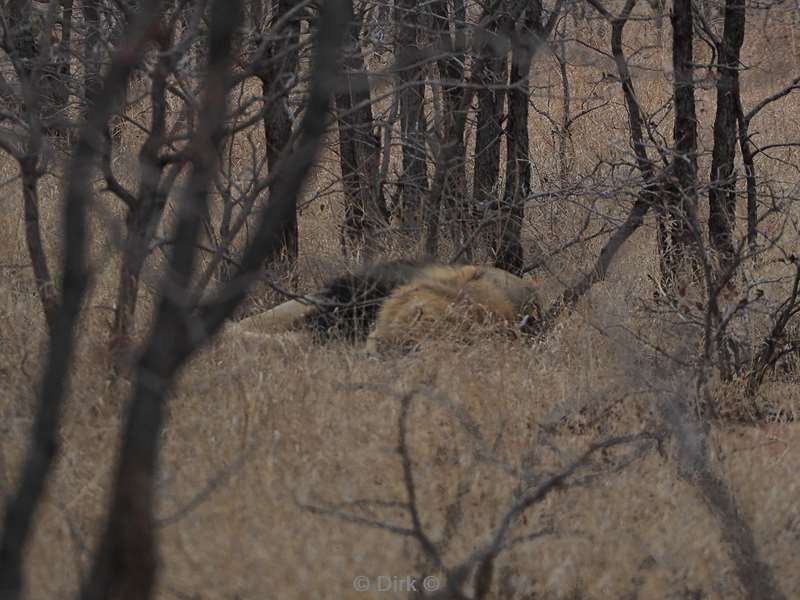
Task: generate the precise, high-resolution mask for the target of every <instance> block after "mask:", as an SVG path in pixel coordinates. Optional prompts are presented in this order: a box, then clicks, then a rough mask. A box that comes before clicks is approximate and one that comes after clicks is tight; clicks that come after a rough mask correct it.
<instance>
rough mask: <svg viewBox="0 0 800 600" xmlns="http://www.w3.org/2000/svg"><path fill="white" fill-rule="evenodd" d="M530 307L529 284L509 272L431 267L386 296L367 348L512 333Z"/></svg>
mask: <svg viewBox="0 0 800 600" xmlns="http://www.w3.org/2000/svg"><path fill="white" fill-rule="evenodd" d="M532 307H538V299H537V298H536V294H535V291H534V289H533V284H532V283H530V282H527V281H525V280H523V279H520V278H518V277H515V276H514V275H511V274H510V273H507V272H505V271H501V270H500V269H494V268H488V267H476V266H472V265H466V266H441V265H434V266H430V267H428V268H426V269H424V270H423V271H421V272H420V273H419V274H418V276H417V277H416V278H414V280H413V281H412V282H411V283H408V284H406V285H403V286H401V287H399V288H397V289H396V290H395V291H394V292H393V293H392V294H391V295H390V296H389V297H388V298H387V299H386V301H385V302H384V303H383V306H382V307H381V309H380V311H379V313H378V318H377V321H376V324H375V330H374V331H373V333H372V334H371V335H370V336H369V340H368V342H367V347H368V349H369V350H371V351H377V350H380V349H381V348H384V347H390V346H402V347H407V346H409V345H416V344H418V343H419V342H421V341H423V340H425V339H431V338H450V339H455V340H459V341H466V340H468V339H470V338H473V337H474V334H475V333H476V332H477V331H481V330H482V331H486V330H487V329H494V330H506V331H511V330H513V329H514V328H515V326H516V325H517V324H518V322H519V321H520V318H521V317H522V316H523V315H524V314H527V312H529V311H530V309H531V308H532ZM537 316H538V315H537Z"/></svg>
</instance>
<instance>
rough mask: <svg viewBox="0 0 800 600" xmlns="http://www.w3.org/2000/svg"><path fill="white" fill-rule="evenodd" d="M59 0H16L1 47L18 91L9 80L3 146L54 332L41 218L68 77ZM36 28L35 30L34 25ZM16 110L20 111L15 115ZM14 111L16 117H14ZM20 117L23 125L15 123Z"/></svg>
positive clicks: (54, 301) (54, 303)
mask: <svg viewBox="0 0 800 600" xmlns="http://www.w3.org/2000/svg"><path fill="white" fill-rule="evenodd" d="M56 8H57V6H56V4H55V3H51V5H50V8H49V10H48V12H47V14H46V15H44V16H43V15H41V14H35V13H34V11H33V10H32V8H31V3H30V2H24V1H20V0H12V1H11V2H9V3H8V6H7V13H6V14H5V15H4V16H3V17H2V18H0V25H2V45H3V50H4V51H5V52H6V54H7V55H8V57H9V59H10V61H11V64H12V66H13V68H14V74H15V75H16V79H17V82H18V84H19V86H18V87H19V93H17V94H15V93H13V92H12V90H11V88H10V86H9V87H8V89H6V91H5V93H4V94H3V96H4V100H5V102H6V106H7V109H10V110H11V112H10V113H9V116H8V117H3V118H2V119H0V123H3V122H4V121H5V122H6V123H8V126H7V127H4V128H3V129H2V130H0V131H1V132H2V135H0V149H1V150H3V151H4V152H6V153H7V154H9V155H10V156H11V157H13V158H14V159H15V160H16V162H17V164H18V165H19V170H20V176H21V177H20V179H21V183H22V202H23V208H24V218H25V242H26V246H27V249H28V256H29V258H30V261H31V265H32V267H33V274H34V277H35V280H36V292H37V295H38V297H39V300H40V302H41V304H42V309H43V311H44V316H45V322H46V323H47V326H48V329H49V331H50V333H51V334H52V333H53V331H54V327H55V322H56V319H57V313H58V303H59V297H58V292H57V290H56V286H55V284H54V282H53V280H52V277H51V275H50V267H49V266H48V260H47V255H46V251H45V243H44V239H43V237H42V231H41V225H40V222H39V189H38V188H39V179H40V178H41V177H42V175H43V174H44V170H43V169H44V165H43V164H42V161H43V152H44V150H45V147H46V145H47V139H46V137H45V136H46V133H47V131H48V129H49V128H50V127H52V126H53V124H54V120H53V117H52V113H53V106H54V105H55V104H56V103H57V102H58V101H61V103H62V106H63V102H64V101H63V98H60V96H59V97H57V95H56V91H55V90H56V88H59V89H62V87H65V86H66V85H67V84H66V82H59V83H58V85H57V82H56V80H55V76H56V75H57V74H58V73H53V72H52V70H53V64H52V61H51V54H52V52H53V47H52V32H53V29H54V26H55V21H56V18H57V16H58V15H57V11H56ZM35 28H36V29H37V30H38V31H34V29H35ZM14 113H18V118H15V117H17V115H14ZM12 115H14V117H12ZM15 123H21V124H22V125H23V126H24V129H23V130H20V128H18V127H16V126H15Z"/></svg>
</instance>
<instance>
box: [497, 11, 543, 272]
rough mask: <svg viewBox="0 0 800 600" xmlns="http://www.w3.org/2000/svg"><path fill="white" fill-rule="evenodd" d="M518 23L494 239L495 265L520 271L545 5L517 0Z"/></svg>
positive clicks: (515, 14)
mask: <svg viewBox="0 0 800 600" xmlns="http://www.w3.org/2000/svg"><path fill="white" fill-rule="evenodd" d="M511 16H512V19H513V21H514V23H516V24H517V25H516V27H515V30H514V32H513V34H512V51H511V80H510V85H509V89H508V121H507V126H506V185H505V191H504V193H503V198H502V201H501V202H500V205H499V210H498V213H499V219H498V224H497V233H496V236H495V238H494V240H493V246H494V247H493V253H494V256H495V259H494V260H495V265H496V266H498V267H500V268H501V269H505V270H507V271H510V272H512V273H516V274H518V275H521V274H522V271H523V269H524V266H525V264H524V254H523V249H522V239H521V235H522V220H523V218H524V215H525V201H526V200H527V198H528V195H529V194H530V191H531V161H530V156H529V151H528V102H529V99H528V95H529V93H530V90H529V84H528V73H529V72H530V69H531V60H532V59H533V55H534V52H535V50H536V46H537V45H538V44H539V40H540V39H541V37H542V36H543V35H545V31H544V27H543V26H542V23H541V20H542V5H541V2H540V1H539V0H535V1H534V2H516V3H515V4H514V5H513V8H512V10H511Z"/></svg>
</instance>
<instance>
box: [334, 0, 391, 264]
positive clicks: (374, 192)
mask: <svg viewBox="0 0 800 600" xmlns="http://www.w3.org/2000/svg"><path fill="white" fill-rule="evenodd" d="M348 7H349V8H348V10H349V15H350V20H349V24H348V26H347V46H346V48H345V54H344V59H343V67H344V86H341V88H340V89H339V90H337V93H336V97H335V102H336V114H337V120H338V125H339V153H340V154H339V164H340V166H341V169H342V186H343V188H344V195H345V216H344V224H343V226H342V237H341V242H342V250H343V251H344V253H345V254H355V255H360V256H361V257H362V258H363V259H368V258H369V257H370V256H372V255H373V254H374V253H375V250H376V244H377V243H378V240H377V235H378V230H379V229H380V227H381V226H382V225H383V224H385V222H386V218H387V216H388V210H387V207H386V201H385V198H384V196H383V190H382V189H381V188H380V185H379V183H380V182H379V180H378V173H379V169H378V165H379V164H380V150H381V145H380V141H379V139H378V137H377V135H376V134H375V131H374V130H373V127H374V120H373V116H372V103H371V99H370V87H369V80H368V78H367V73H366V67H365V65H364V56H363V52H362V49H361V44H360V41H359V39H360V33H361V26H362V22H361V18H360V15H356V14H355V13H354V11H353V2H352V0H348Z"/></svg>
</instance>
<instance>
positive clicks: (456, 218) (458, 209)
mask: <svg viewBox="0 0 800 600" xmlns="http://www.w3.org/2000/svg"><path fill="white" fill-rule="evenodd" d="M430 10H431V15H432V17H433V26H434V29H435V31H437V32H438V34H439V40H440V44H441V47H442V56H441V58H439V59H438V60H437V67H438V69H439V76H440V78H441V79H443V80H444V82H443V84H442V100H443V104H444V110H443V112H444V131H443V132H442V140H441V144H440V149H439V153H438V155H437V157H436V170H435V172H434V176H433V181H432V182H431V188H430V192H429V193H428V197H427V201H426V203H425V221H426V229H427V235H426V238H425V248H424V250H425V253H426V254H428V255H429V256H436V254H437V252H438V245H439V218H440V214H441V212H442V203H443V202H442V201H443V200H444V211H445V214H446V216H447V220H448V222H449V223H450V235H451V237H452V241H453V243H454V244H456V245H461V244H463V243H464V242H465V241H466V227H465V225H466V221H465V215H466V212H467V202H466V190H467V182H466V172H465V156H466V148H465V145H464V129H465V127H466V122H467V113H468V111H469V106H470V104H471V102H472V96H473V88H472V87H468V86H464V46H465V43H466V40H465V35H464V27H465V19H466V10H465V6H464V2H463V0H456V1H455V2H454V3H453V14H452V20H453V21H454V30H455V35H454V36H451V34H450V17H449V15H448V11H447V2H445V0H435V1H434V2H432V3H431V8H430ZM466 251H467V257H468V258H470V253H469V248H466Z"/></svg>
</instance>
